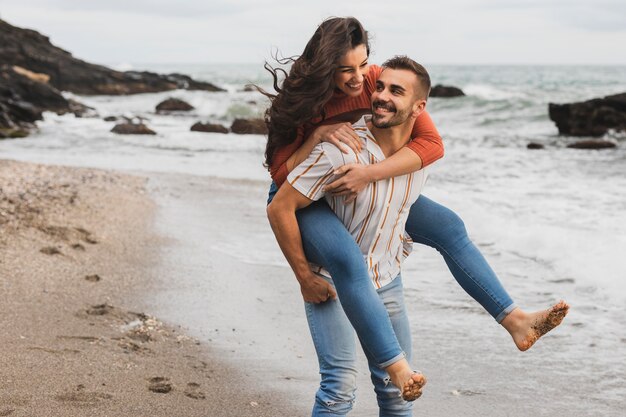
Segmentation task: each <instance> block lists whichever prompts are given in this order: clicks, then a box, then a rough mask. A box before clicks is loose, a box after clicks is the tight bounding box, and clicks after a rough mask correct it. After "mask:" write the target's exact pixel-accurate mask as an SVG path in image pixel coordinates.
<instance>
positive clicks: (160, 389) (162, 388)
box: [148, 376, 172, 394]
mask: <svg viewBox="0 0 626 417" xmlns="http://www.w3.org/2000/svg"><path fill="white" fill-rule="evenodd" d="M169 381H170V380H169V378H165V377H162V376H155V377H154V378H150V379H149V380H148V382H149V384H148V389H149V390H150V391H152V392H156V393H159V394H167V393H168V392H170V391H171V390H172V384H170V382H169Z"/></svg>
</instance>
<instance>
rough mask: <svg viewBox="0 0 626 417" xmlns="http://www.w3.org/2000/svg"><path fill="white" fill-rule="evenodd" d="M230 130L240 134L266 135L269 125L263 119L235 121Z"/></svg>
mask: <svg viewBox="0 0 626 417" xmlns="http://www.w3.org/2000/svg"><path fill="white" fill-rule="evenodd" d="M230 130H231V132H233V133H239V134H255V135H266V134H267V125H266V124H265V121H264V120H263V119H235V121H233V124H232V125H231V126H230Z"/></svg>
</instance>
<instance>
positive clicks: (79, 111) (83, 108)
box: [68, 99, 98, 117]
mask: <svg viewBox="0 0 626 417" xmlns="http://www.w3.org/2000/svg"><path fill="white" fill-rule="evenodd" d="M68 103H69V105H70V112H71V113H74V116H76V117H97V116H98V113H96V109H94V108H93V107H89V106H87V105H85V104H83V103H79V102H78V101H76V100H74V99H69V100H68Z"/></svg>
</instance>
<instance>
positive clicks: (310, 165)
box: [287, 144, 335, 200]
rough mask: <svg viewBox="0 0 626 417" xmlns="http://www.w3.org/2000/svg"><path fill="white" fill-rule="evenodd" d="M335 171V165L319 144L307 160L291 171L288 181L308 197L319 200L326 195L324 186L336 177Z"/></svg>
mask: <svg viewBox="0 0 626 417" xmlns="http://www.w3.org/2000/svg"><path fill="white" fill-rule="evenodd" d="M334 171H335V167H334V165H333V164H332V162H331V160H330V158H329V157H328V155H326V152H325V151H324V147H323V146H322V144H319V145H317V146H316V147H315V148H313V151H312V152H311V154H310V155H309V157H308V158H307V159H306V160H304V161H303V162H302V163H301V164H300V165H298V166H297V167H295V168H294V169H293V170H292V171H291V172H290V173H289V175H288V176H287V181H288V182H289V184H291V186H292V187H293V188H295V189H296V190H297V191H298V192H300V193H301V194H302V195H304V196H305V197H306V198H308V199H310V200H319V199H320V198H322V197H323V196H324V186H325V185H326V184H329V183H330V182H331V181H332V180H333V178H334V177H335V175H334V174H333V172H334Z"/></svg>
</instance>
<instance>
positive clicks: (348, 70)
mask: <svg viewBox="0 0 626 417" xmlns="http://www.w3.org/2000/svg"><path fill="white" fill-rule="evenodd" d="M367 58H368V57H367V48H366V47H365V45H359V46H357V47H356V48H354V49H351V50H349V51H348V52H346V54H345V55H344V56H343V57H341V59H340V60H339V68H337V69H336V70H335V86H336V88H337V89H339V90H341V91H343V92H344V93H345V94H347V95H349V96H350V97H356V96H358V95H360V94H361V93H362V92H363V81H364V76H365V74H366V73H367Z"/></svg>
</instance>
